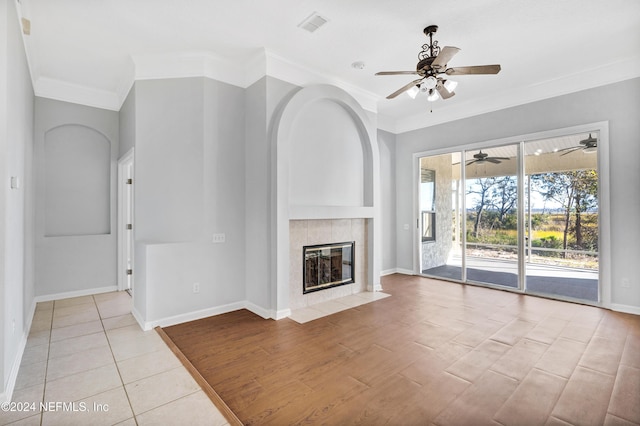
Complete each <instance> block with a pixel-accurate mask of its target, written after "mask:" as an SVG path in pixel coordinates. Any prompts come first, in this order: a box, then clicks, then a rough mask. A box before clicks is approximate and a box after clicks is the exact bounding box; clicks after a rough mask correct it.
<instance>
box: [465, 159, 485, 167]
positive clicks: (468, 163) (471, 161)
mask: <svg viewBox="0 0 640 426" xmlns="http://www.w3.org/2000/svg"><path fill="white" fill-rule="evenodd" d="M482 161H484V160H469V161H467V166H470V165H472V164H473V163H480V162H482Z"/></svg>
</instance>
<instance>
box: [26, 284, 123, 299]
mask: <svg viewBox="0 0 640 426" xmlns="http://www.w3.org/2000/svg"><path fill="white" fill-rule="evenodd" d="M112 291H118V286H117V285H112V286H107V287H96V288H89V289H85V290H75V291H67V292H64V293H54V294H44V295H42V296H36V297H35V301H36V303H37V302H49V301H51V300H60V299H69V298H72V297H81V296H92V295H94V294H100V293H110V292H112Z"/></svg>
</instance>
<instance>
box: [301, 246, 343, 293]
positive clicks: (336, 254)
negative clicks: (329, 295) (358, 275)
mask: <svg viewBox="0 0 640 426" xmlns="http://www.w3.org/2000/svg"><path fill="white" fill-rule="evenodd" d="M354 256H355V242H354V241H350V242H344V243H331V244H318V245H313V246H304V247H303V254H302V260H303V262H304V263H303V271H304V273H303V280H302V285H303V287H302V292H303V293H305V294H306V293H310V292H312V291H318V290H322V289H325V288H330V287H336V286H339V285H344V284H350V283H353V282H354V280H355V276H354Z"/></svg>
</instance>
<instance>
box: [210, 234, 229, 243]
mask: <svg viewBox="0 0 640 426" xmlns="http://www.w3.org/2000/svg"><path fill="white" fill-rule="evenodd" d="M225 238H226V237H225V235H224V233H222V234H213V242H214V243H224V241H225Z"/></svg>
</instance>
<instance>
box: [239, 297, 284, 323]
mask: <svg viewBox="0 0 640 426" xmlns="http://www.w3.org/2000/svg"><path fill="white" fill-rule="evenodd" d="M242 307H243V308H244V309H247V310H249V311H251V312H253V313H254V314H256V315H258V316H261V317H262V318H264V319H268V318H275V317H276V314H275V312H274V311H272V310H268V309H264V308H263V307H261V306H258V305H256V304H255V303H253V302H249V301H248V300H245V301H244V304H243V306H242Z"/></svg>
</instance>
